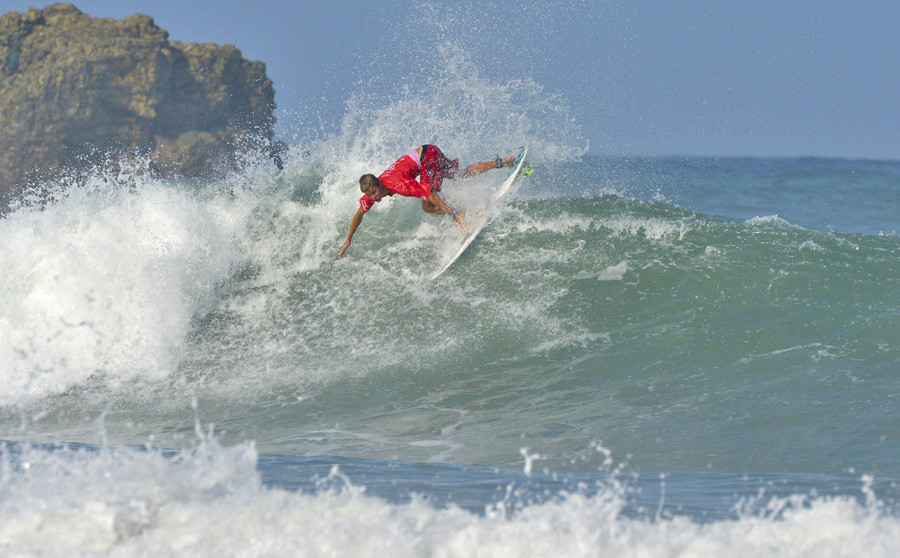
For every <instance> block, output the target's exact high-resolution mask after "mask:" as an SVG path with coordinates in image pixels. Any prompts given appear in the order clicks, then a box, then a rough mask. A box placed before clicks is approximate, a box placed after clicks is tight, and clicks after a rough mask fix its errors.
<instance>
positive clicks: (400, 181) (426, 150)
mask: <svg viewBox="0 0 900 558" xmlns="http://www.w3.org/2000/svg"><path fill="white" fill-rule="evenodd" d="M422 154H423V157H422V162H420V161H419V154H418V153H416V152H415V150H413V151H410V152H409V153H407V154H406V155H404V156H402V157H400V158H399V159H397V160H396V161H394V164H393V165H391V166H389V167H388V168H387V170H386V171H384V172H383V173H381V175H380V176H379V177H378V180H380V181H381V183H382V184H383V185H384V187H385V188H387V189H388V195H389V196H393V195H394V194H400V195H401V196H407V197H410V198H421V199H423V200H427V199H428V197H429V196H430V194H431V192H432V191H435V192H437V191H440V189H441V184H442V183H443V180H444V176H447V177H448V178H450V177H452V175H453V174H454V172H455V171H456V168H457V166H458V162H457V160H455V159H454V160H453V161H451V160H449V159H447V157H446V156H444V154H443V153H442V152H441V150H440V149H438V148H437V146H434V145H425V146H423V153H422ZM423 164H424V165H425V173H424V174H423V173H422V165H423ZM420 174H421V175H422V183H420V182H419V181H417V180H416V178H418V177H419V175H420ZM373 205H375V200H373V199H372V198H370V197H369V196H366V195H364V196H363V197H361V198H359V206H360V207H361V208H362V210H363V211H369V210H370V209H372V206H373Z"/></svg>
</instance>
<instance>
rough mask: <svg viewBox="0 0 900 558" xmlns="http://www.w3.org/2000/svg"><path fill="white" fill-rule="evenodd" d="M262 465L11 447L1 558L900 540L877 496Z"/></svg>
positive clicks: (848, 552) (864, 546) (838, 549)
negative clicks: (735, 509) (691, 505)
mask: <svg viewBox="0 0 900 558" xmlns="http://www.w3.org/2000/svg"><path fill="white" fill-rule="evenodd" d="M531 457H534V456H531ZM256 459H257V456H256V452H255V450H254V449H253V447H252V445H247V444H244V445H239V446H235V447H231V448H222V447H220V446H218V445H217V444H216V443H215V442H204V443H202V444H200V445H199V446H198V447H197V448H196V449H195V450H194V451H186V452H183V453H180V454H178V455H176V456H174V457H170V458H166V457H164V456H163V455H161V454H160V453H158V452H156V451H143V450H137V449H130V448H118V449H117V448H107V449H102V450H100V451H88V450H85V449H78V450H76V449H61V450H56V451H47V450H41V449H33V448H31V449H28V448H26V449H25V450H24V452H23V453H22V454H16V455H11V454H10V453H9V452H8V451H6V452H4V453H3V455H2V461H0V467H2V476H0V552H2V554H4V555H6V556H37V555H41V556H116V557H129V556H189V557H190V556H198V557H199V556H204V557H205V556H210V557H212V556H215V557H228V556H240V557H245V556H267V557H279V556H286V557H287V556H290V557H296V556H323V555H328V556H352V557H360V556H363V557H365V556H373V557H383V556H410V557H415V556H423V557H426V556H428V557H430V556H443V557H456V556H459V557H469V556H548V557H549V556H567V557H576V558H577V557H580V556H591V557H597V556H616V557H622V556H642V557H656V556H659V557H669V556H737V557H742V556H746V557H759V556H767V557H768V556H773V557H777V556H828V557H841V556H848V557H854V558H855V557H858V556H867V557H872V558H878V557H882V556H883V557H888V556H894V555H895V553H896V548H897V544H898V542H900V520H898V519H897V518H896V517H893V516H890V515H888V514H886V513H885V512H883V511H882V510H881V509H880V508H879V505H878V503H877V502H875V501H874V500H870V501H869V502H868V503H867V504H859V503H857V502H856V501H855V500H852V499H849V498H816V499H811V500H810V499H808V498H805V497H803V498H789V499H786V500H773V501H772V502H771V504H770V505H769V506H768V508H767V509H766V510H765V511H763V512H761V513H759V514H757V515H753V516H745V517H741V518H740V519H735V520H721V521H715V522H708V523H697V522H695V521H693V520H692V519H690V518H689V517H685V516H674V517H667V516H662V517H659V516H657V517H655V518H628V517H626V516H624V515H623V514H622V510H623V507H624V499H623V496H622V495H621V494H620V493H619V492H618V491H617V489H616V488H614V487H609V488H607V489H603V490H601V491H600V492H599V493H597V494H595V495H592V496H587V495H583V494H565V493H564V494H560V495H559V497H558V498H556V499H553V500H551V501H549V502H545V503H541V504H532V505H524V504H522V505H516V504H511V503H508V502H506V503H500V504H496V505H492V506H490V507H488V508H487V509H486V510H485V513H484V514H474V513H470V512H468V511H464V510H462V509H460V508H457V507H453V506H451V507H449V508H438V507H435V506H433V505H432V504H430V503H428V502H427V501H425V500H423V499H422V498H419V497H413V498H412V501H410V502H409V503H405V504H402V503H389V502H386V501H384V500H381V499H379V498H376V497H371V496H368V495H367V494H366V489H365V487H364V486H357V485H354V484H353V483H352V482H351V481H350V479H348V478H347V477H345V476H344V475H343V474H341V472H340V471H339V470H338V469H337V468H336V467H335V468H334V469H332V474H331V476H330V478H329V479H323V481H327V482H324V483H323V484H322V485H320V489H319V490H318V491H316V492H314V493H302V492H299V493H297V492H288V491H285V490H282V489H277V488H267V487H265V486H263V484H262V481H261V477H260V475H259V473H258V472H257V470H256V469H255V464H256ZM298 473H299V474H301V475H302V474H303V473H302V471H299V472H298ZM335 485H339V486H342V487H341V488H334V486H335ZM328 486H331V487H332V488H328Z"/></svg>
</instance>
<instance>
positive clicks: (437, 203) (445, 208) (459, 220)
mask: <svg viewBox="0 0 900 558" xmlns="http://www.w3.org/2000/svg"><path fill="white" fill-rule="evenodd" d="M428 204H431V207H432V208H434V209H436V210H437V211H430V210H429V209H430V208H429V207H428ZM422 209H424V210H425V211H427V212H429V213H443V214H444V215H450V216H451V217H453V220H454V221H456V224H458V225H459V227H460V228H461V229H462V230H466V229H467V228H468V227H467V226H466V220H465V219H463V216H462V213H460V212H459V211H457V210H456V209H453V206H451V205H450V204H449V203H447V202H445V201H444V200H443V199H442V198H441V197H440V196H439V195H437V193H436V192H431V193H430V194H429V195H428V200H427V203H426V201H424V200H423V202H422Z"/></svg>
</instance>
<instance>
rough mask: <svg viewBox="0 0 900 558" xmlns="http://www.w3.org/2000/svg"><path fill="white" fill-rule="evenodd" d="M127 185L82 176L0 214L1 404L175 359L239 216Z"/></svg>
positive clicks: (169, 365) (228, 255) (106, 381)
mask: <svg viewBox="0 0 900 558" xmlns="http://www.w3.org/2000/svg"><path fill="white" fill-rule="evenodd" d="M131 186H132V187H128V186H121V185H118V184H116V183H105V184H94V185H89V186H88V187H86V188H84V189H76V190H73V191H71V192H69V193H68V195H67V196H66V197H65V198H64V199H62V200H60V201H59V202H57V203H56V204H53V205H49V206H47V207H46V208H44V209H43V210H35V209H20V210H19V211H18V212H15V213H13V214H11V215H8V216H7V217H5V218H4V219H2V220H0V236H2V237H3V238H4V243H5V245H6V246H7V248H6V249H5V250H4V251H3V252H2V254H0V377H2V382H3V384H4V389H3V390H2V392H0V405H9V404H15V403H23V402H27V401H29V400H32V399H36V398H41V397H45V396H47V395H52V394H58V393H62V392H64V391H66V390H67V389H69V388H71V387H72V386H75V385H80V384H84V383H85V382H88V381H91V382H94V383H99V384H101V385H106V386H108V387H111V388H115V387H118V386H119V385H120V384H121V383H122V382H125V381H133V380H141V379H149V380H153V379H159V378H160V377H165V376H167V375H168V374H170V373H171V372H172V371H173V369H174V368H175V366H176V365H177V362H178V359H179V353H180V348H181V346H182V344H183V343H184V339H185V336H186V334H187V332H188V330H189V328H190V323H191V320H192V318H193V317H195V316H196V315H198V314H199V313H202V312H203V311H205V310H206V309H208V308H209V305H210V303H211V302H212V301H213V300H214V298H215V291H216V289H217V287H218V286H219V285H221V284H222V283H223V282H224V281H225V280H226V279H227V278H228V276H229V273H230V272H231V269H232V266H233V264H234V262H235V261H236V260H237V258H238V255H237V251H236V248H235V246H234V244H233V242H232V235H233V231H234V228H235V226H236V224H237V223H239V222H240V218H239V216H235V215H233V214H231V213H230V211H231V209H229V208H228V207H226V204H225V202H221V201H216V200H215V199H209V200H205V201H200V200H198V199H196V198H195V197H194V196H192V195H191V194H189V193H187V192H185V190H184V189H179V188H177V187H175V188H173V187H166V186H164V185H161V184H158V183H152V182H151V183H143V184H138V185H134V184H132V185H131ZM110 370H114V371H115V374H114V375H109V376H107V372H108V371H110Z"/></svg>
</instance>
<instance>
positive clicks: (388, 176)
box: [338, 145, 516, 259]
mask: <svg viewBox="0 0 900 558" xmlns="http://www.w3.org/2000/svg"><path fill="white" fill-rule="evenodd" d="M515 160H516V158H515V157H506V158H504V159H501V158H500V157H497V159H496V160H494V161H484V162H481V163H474V164H472V165H469V166H468V167H466V168H465V169H463V170H462V172H460V171H459V170H458V168H459V159H453V160H452V161H451V160H450V159H448V158H447V156H445V155H444V153H443V152H442V151H441V150H440V149H438V147H437V146H436V145H422V146H420V147H417V148H416V149H414V150H413V151H410V152H409V153H407V154H406V155H403V156H402V157H400V158H399V159H397V160H396V161H394V164H392V165H391V166H390V167H388V168H387V170H386V171H384V172H383V173H381V174H380V175H379V176H377V177H376V176H375V175H374V174H364V175H362V176H361V177H360V178H359V189H360V191H361V192H362V193H363V196H362V197H361V198H359V209H357V210H356V214H355V215H354V216H353V220H352V221H351V222H350V233H349V234H347V240H346V241H345V242H344V245H343V246H342V247H341V252H340V254H338V259H341V258H343V257H344V252H346V251H347V248H349V247H350V241H351V240H353V235H354V234H355V233H356V229H358V228H359V225H360V223H362V219H363V216H365V214H366V212H368V211H369V210H370V209H372V206H373V205H375V204H376V203H378V202H380V201H381V200H383V199H384V198H385V197H386V196H393V195H394V194H400V195H401V196H406V197H410V198H419V199H421V200H422V210H423V211H425V212H426V213H432V214H436V215H449V216H450V217H451V218H453V220H454V221H456V222H457V224H459V226H460V227H461V228H463V229H464V230H465V228H466V222H465V219H463V216H462V214H460V212H459V211H458V210H456V209H454V208H453V207H452V206H450V204H448V203H447V202H446V201H444V200H443V198H441V197H440V196H439V195H438V192H440V191H441V186H442V185H443V182H444V178H449V179H453V178H456V177H459V178H468V177H471V176H475V175H476V174H481V173H483V172H487V171H489V170H491V169H495V168H496V169H499V168H502V167H506V166H509V165H511V164H513V162H515ZM419 177H421V178H420V180H418V181H417V180H416V178H419Z"/></svg>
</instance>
